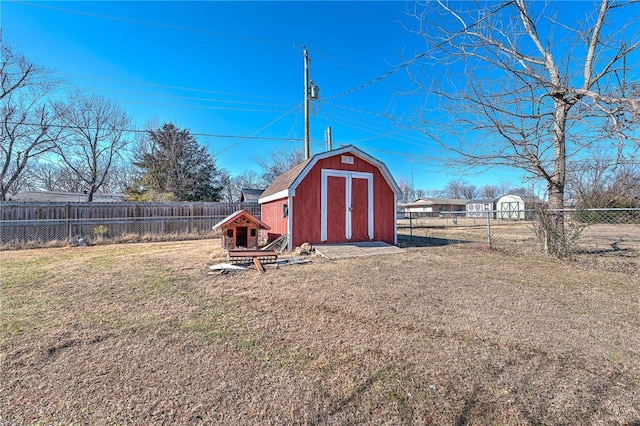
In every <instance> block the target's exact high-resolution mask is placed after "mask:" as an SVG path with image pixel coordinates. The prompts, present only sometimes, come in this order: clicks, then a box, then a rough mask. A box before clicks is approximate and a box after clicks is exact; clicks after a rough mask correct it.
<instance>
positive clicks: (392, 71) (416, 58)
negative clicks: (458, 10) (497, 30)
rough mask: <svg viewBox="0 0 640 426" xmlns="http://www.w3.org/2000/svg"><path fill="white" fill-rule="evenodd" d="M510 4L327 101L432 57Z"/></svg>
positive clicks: (507, 3)
mask: <svg viewBox="0 0 640 426" xmlns="http://www.w3.org/2000/svg"><path fill="white" fill-rule="evenodd" d="M510 4H511V2H505V3H502V4H501V5H500V6H498V7H497V8H496V9H495V10H493V11H491V12H490V13H488V14H487V15H485V16H484V17H483V18H482V19H480V20H479V21H476V22H474V23H472V24H470V25H467V26H466V27H464V28H463V29H461V30H460V31H457V32H455V33H453V34H452V35H451V36H449V37H448V38H446V39H444V40H442V41H441V42H440V43H438V44H436V45H435V46H433V47H432V48H431V49H429V50H427V51H426V52H422V53H419V54H417V55H415V56H414V57H413V58H412V59H409V60H407V61H403V62H401V63H400V64H399V65H396V66H395V67H393V68H392V69H391V70H389V71H387V72H386V73H384V74H382V75H380V76H378V77H376V78H374V79H373V80H369V81H367V82H365V83H363V84H361V85H360V86H357V87H354V88H353V89H349V90H345V91H344V92H341V93H338V94H337V95H332V96H329V97H327V98H325V99H333V98H337V97H340V96H346V95H349V94H351V93H354V92H357V91H359V90H362V89H364V88H365V87H368V86H371V85H372V84H375V83H377V82H379V81H381V80H384V79H385V78H387V77H389V76H391V75H393V74H395V73H397V72H398V71H400V70H402V69H405V68H406V67H407V66H409V65H411V64H413V63H415V62H416V61H418V60H420V59H422V58H424V57H426V56H428V55H430V54H431V53H433V52H434V51H435V50H436V49H439V48H440V47H442V46H444V45H445V44H447V43H449V42H451V40H453V39H454V38H456V37H458V36H459V35H460V34H464V33H465V32H466V31H468V30H469V29H471V28H473V27H475V26H476V25H478V24H480V23H481V22H482V21H484V20H486V19H488V18H489V16H492V15H494V14H496V13H498V12H499V11H500V10H502V9H503V8H505V7H506V6H508V5H510Z"/></svg>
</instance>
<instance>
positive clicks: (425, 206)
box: [400, 198, 469, 217]
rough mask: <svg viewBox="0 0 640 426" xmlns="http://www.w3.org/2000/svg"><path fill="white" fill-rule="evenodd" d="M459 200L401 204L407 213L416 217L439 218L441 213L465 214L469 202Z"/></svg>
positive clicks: (426, 199)
mask: <svg viewBox="0 0 640 426" xmlns="http://www.w3.org/2000/svg"><path fill="white" fill-rule="evenodd" d="M468 201H469V200H463V199H458V198H418V199H417V200H415V201H412V202H410V203H405V204H401V205H400V207H401V208H402V209H403V210H404V212H405V213H410V214H411V215H412V216H413V217H416V216H437V215H439V214H441V213H450V212H463V211H465V209H466V206H467V202H468Z"/></svg>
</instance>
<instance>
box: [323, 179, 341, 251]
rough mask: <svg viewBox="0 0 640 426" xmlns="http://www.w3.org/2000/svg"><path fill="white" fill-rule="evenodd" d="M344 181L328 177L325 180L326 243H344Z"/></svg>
mask: <svg viewBox="0 0 640 426" xmlns="http://www.w3.org/2000/svg"><path fill="white" fill-rule="evenodd" d="M345 184H346V179H345V178H343V177H333V176H331V177H329V179H327V194H328V195H327V198H328V202H327V204H328V205H327V241H326V242H327V243H337V242H341V241H344V239H345V230H346V219H345V218H346V215H345V209H346V205H345V196H346V185H345Z"/></svg>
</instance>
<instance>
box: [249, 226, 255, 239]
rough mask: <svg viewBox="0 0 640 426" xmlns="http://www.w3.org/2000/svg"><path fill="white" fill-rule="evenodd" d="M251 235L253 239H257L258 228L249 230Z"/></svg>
mask: <svg viewBox="0 0 640 426" xmlns="http://www.w3.org/2000/svg"><path fill="white" fill-rule="evenodd" d="M249 234H250V235H251V236H252V237H255V236H256V228H251V229H250V230H249Z"/></svg>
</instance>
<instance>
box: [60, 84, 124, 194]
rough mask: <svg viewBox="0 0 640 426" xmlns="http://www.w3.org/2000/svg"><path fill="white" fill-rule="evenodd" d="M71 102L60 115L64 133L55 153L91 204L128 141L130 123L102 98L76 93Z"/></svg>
mask: <svg viewBox="0 0 640 426" xmlns="http://www.w3.org/2000/svg"><path fill="white" fill-rule="evenodd" d="M70 102H71V103H70V104H69V105H67V106H64V109H65V110H64V111H63V112H62V113H61V117H62V122H63V123H64V126H65V129H66V130H65V133H64V138H60V139H59V140H58V141H57V143H56V153H57V154H58V155H59V156H60V158H61V159H62V161H63V162H64V164H65V165H66V167H68V168H69V169H70V170H71V172H72V173H73V175H74V176H75V177H76V178H77V180H78V181H79V182H81V183H82V185H83V186H84V188H85V190H86V191H87V201H93V194H95V192H96V191H97V190H98V189H100V188H101V187H102V186H103V185H105V183H106V182H107V178H108V177H109V172H110V171H111V169H112V167H113V165H114V164H115V163H116V162H117V161H118V159H119V158H120V154H121V151H123V150H124V149H125V147H126V146H127V145H128V144H129V142H130V140H129V139H128V138H127V137H126V132H127V127H128V126H129V123H130V121H129V118H128V117H127V114H126V113H125V112H124V110H122V109H121V108H120V107H119V106H118V105H117V104H115V103H114V102H112V101H110V100H107V99H105V98H104V97H102V96H98V95H90V96H85V95H82V94H76V95H74V96H73V97H72V99H71V101H70Z"/></svg>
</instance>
